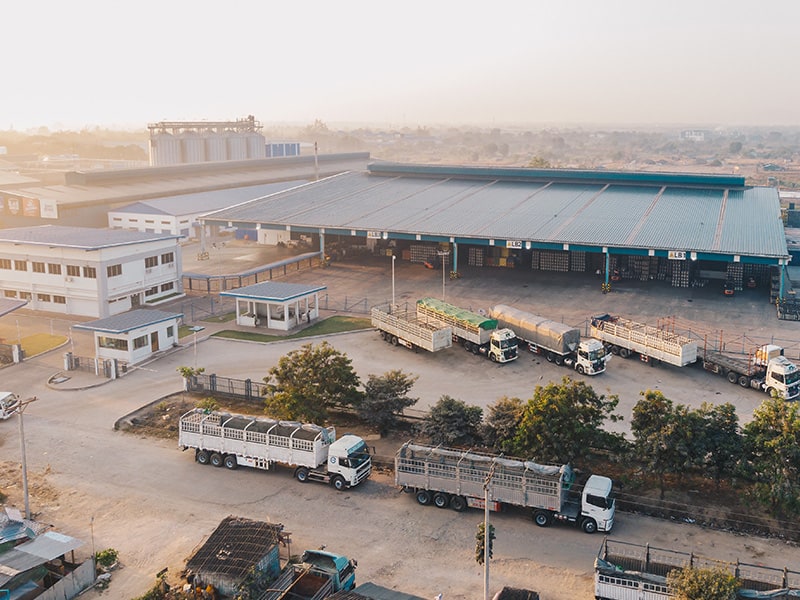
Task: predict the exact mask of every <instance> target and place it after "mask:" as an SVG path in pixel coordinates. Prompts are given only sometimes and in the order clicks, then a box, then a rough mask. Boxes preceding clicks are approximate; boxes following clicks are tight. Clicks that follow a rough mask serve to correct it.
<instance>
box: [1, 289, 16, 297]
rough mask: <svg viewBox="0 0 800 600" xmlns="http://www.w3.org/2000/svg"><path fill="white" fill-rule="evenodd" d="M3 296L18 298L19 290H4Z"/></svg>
mask: <svg viewBox="0 0 800 600" xmlns="http://www.w3.org/2000/svg"><path fill="white" fill-rule="evenodd" d="M3 296H5V297H6V298H16V297H17V291H16V290H3Z"/></svg>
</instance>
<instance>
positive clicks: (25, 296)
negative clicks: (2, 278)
mask: <svg viewBox="0 0 800 600" xmlns="http://www.w3.org/2000/svg"><path fill="white" fill-rule="evenodd" d="M19 299H20V300H30V299H31V293H30V292H20V293H19Z"/></svg>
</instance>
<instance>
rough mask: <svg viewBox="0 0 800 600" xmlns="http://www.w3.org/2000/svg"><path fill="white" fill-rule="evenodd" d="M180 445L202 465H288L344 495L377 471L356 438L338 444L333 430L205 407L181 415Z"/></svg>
mask: <svg viewBox="0 0 800 600" xmlns="http://www.w3.org/2000/svg"><path fill="white" fill-rule="evenodd" d="M178 446H179V447H180V448H181V449H182V450H188V449H189V448H193V449H194V451H195V460H196V461H197V462H198V463H200V464H203V465H206V464H211V465H214V466H215V467H222V466H225V467H226V468H228V469H236V468H238V467H240V466H247V467H253V468H256V469H264V470H267V469H271V468H273V467H274V466H275V465H285V466H288V467H291V468H294V476H295V477H296V478H297V480H298V481H300V482H302V483H305V482H306V481H320V482H323V483H330V484H331V485H332V486H333V487H334V488H336V489H337V490H340V491H341V490H344V489H346V488H350V487H355V486H357V485H358V484H360V483H361V482H362V481H365V480H366V479H367V478H368V477H369V476H370V473H371V471H372V459H371V458H370V455H369V448H368V447H367V445H366V443H364V440H362V439H361V438H360V437H358V436H356V435H352V434H347V435H343V436H342V437H340V438H339V439H336V430H335V428H334V427H322V426H320V425H312V424H308V423H306V424H301V423H296V422H293V421H277V420H274V419H270V418H266V417H253V416H249V415H237V414H228V413H222V412H217V411H212V412H207V411H205V410H203V409H200V408H195V409H194V410H191V411H189V412H187V413H185V414H184V415H182V416H181V418H180V423H179V428H178Z"/></svg>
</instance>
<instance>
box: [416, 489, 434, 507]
mask: <svg viewBox="0 0 800 600" xmlns="http://www.w3.org/2000/svg"><path fill="white" fill-rule="evenodd" d="M417 502H418V503H419V504H421V505H422V506H428V504H430V503H431V493H430V492H429V491H428V490H417Z"/></svg>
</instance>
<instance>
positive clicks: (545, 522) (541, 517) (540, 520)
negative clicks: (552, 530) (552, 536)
mask: <svg viewBox="0 0 800 600" xmlns="http://www.w3.org/2000/svg"><path fill="white" fill-rule="evenodd" d="M533 522H534V523H536V524H537V525H538V526H539V527H550V524H551V523H552V522H553V516H552V515H551V514H550V513H549V512H547V511H544V510H537V511H536V512H534V513H533Z"/></svg>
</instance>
